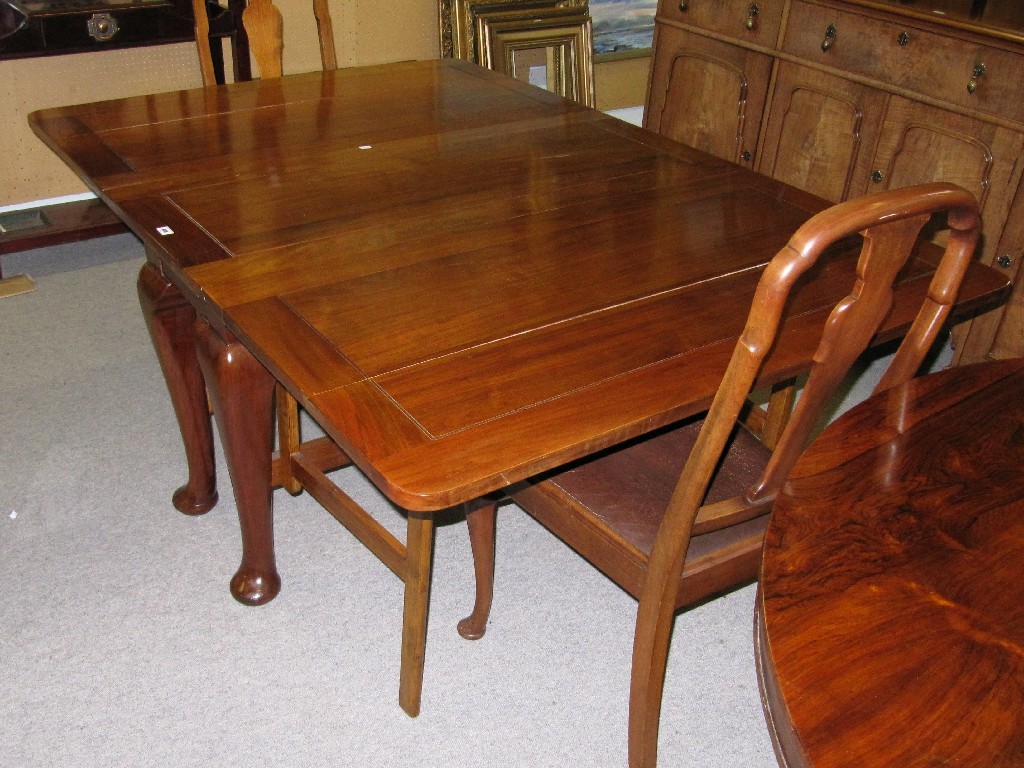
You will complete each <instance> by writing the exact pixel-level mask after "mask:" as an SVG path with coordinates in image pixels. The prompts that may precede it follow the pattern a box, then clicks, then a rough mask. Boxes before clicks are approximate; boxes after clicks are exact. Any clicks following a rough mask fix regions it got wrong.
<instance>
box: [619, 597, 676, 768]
mask: <svg viewBox="0 0 1024 768" xmlns="http://www.w3.org/2000/svg"><path fill="white" fill-rule="evenodd" d="M660 597H662V596H661V595H659V594H655V595H650V594H648V593H647V592H646V590H645V593H644V596H643V597H641V600H640V607H639V608H638V610H637V621H636V634H635V635H634V637H633V668H632V674H631V678H630V686H629V768H654V766H655V765H656V764H657V761H658V726H659V721H660V719H661V696H662V691H663V690H664V687H665V667H666V664H667V661H668V647H669V640H670V639H671V636H672V619H673V617H674V615H675V610H674V606H675V600H674V599H673V600H671V601H668V600H665V599H661V600H657V602H658V603H659V604H658V605H652V603H654V602H655V600H652V599H651V598H660Z"/></svg>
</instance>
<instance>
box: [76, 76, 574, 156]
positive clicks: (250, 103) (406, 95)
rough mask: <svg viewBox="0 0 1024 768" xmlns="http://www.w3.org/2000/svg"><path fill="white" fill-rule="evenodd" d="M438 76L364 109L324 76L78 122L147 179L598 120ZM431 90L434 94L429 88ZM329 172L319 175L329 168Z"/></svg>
mask: <svg viewBox="0 0 1024 768" xmlns="http://www.w3.org/2000/svg"><path fill="white" fill-rule="evenodd" d="M430 72H431V70H427V71H422V70H417V74H416V75H414V76H412V77H411V81H410V82H404V81H403V80H401V79H397V78H396V80H395V82H394V84H393V85H392V86H390V87H388V88H386V89H380V88H377V89H373V90H367V91H366V92H365V93H361V94H360V98H359V100H358V101H356V100H353V99H351V98H347V97H348V96H349V95H350V94H347V93H346V94H345V96H346V98H338V99H335V98H334V91H335V90H336V89H337V90H339V91H341V92H343V93H344V92H345V91H347V90H351V89H352V88H358V87H359V84H358V79H356V80H354V81H350V80H349V79H347V78H346V77H344V75H343V74H337V73H335V76H334V77H330V76H328V75H326V74H325V75H323V76H320V75H319V74H318V75H317V76H316V78H310V79H309V80H308V81H307V82H308V83H309V89H310V90H308V91H305V90H299V91H297V89H296V88H295V84H294V83H293V81H292V79H291V78H287V79H284V80H281V79H278V80H269V81H259V83H258V84H256V83H254V84H253V85H252V87H251V88H248V89H240V90H233V91H232V99H231V102H230V104H228V105H225V104H224V102H223V99H222V97H221V96H220V95H219V93H220V91H219V89H200V90H197V91H192V92H186V96H188V97H189V98H188V100H187V101H186V102H185V103H182V102H181V101H180V100H179V101H177V102H167V103H166V104H164V105H163V110H161V104H162V102H161V100H159V99H154V100H153V106H152V111H151V112H150V113H149V114H148V115H146V116H140V118H141V119H140V120H139V121H138V122H137V123H133V124H131V125H129V126H127V127H117V128H111V129H106V128H103V127H100V125H102V122H101V120H100V118H99V116H98V115H96V116H92V115H88V116H84V117H82V118H79V119H82V120H83V122H84V123H85V124H86V125H87V127H88V129H91V130H92V131H93V132H94V133H95V135H97V136H99V137H101V138H102V140H103V141H105V142H106V143H107V145H108V146H110V147H111V149H112V150H113V151H114V152H115V153H116V154H117V155H118V156H120V157H121V158H122V159H123V160H124V161H125V162H126V163H127V164H128V165H129V166H131V167H133V168H135V169H137V170H138V171H139V172H140V173H141V174H145V173H146V172H149V171H154V170H159V169H161V168H164V167H167V166H179V165H180V164H181V163H182V162H189V161H191V162H195V161H198V160H203V161H206V162H207V163H211V162H213V163H216V162H218V161H228V160H230V162H231V163H232V165H234V164H237V163H240V162H241V163H243V164H244V161H245V155H246V154H248V153H254V152H260V151H272V152H275V153H278V152H279V153H280V158H279V160H280V162H281V163H283V164H287V162H288V152H289V149H290V148H299V149H300V150H301V152H303V153H304V154H305V156H306V157H307V158H309V159H315V158H316V157H317V150H322V149H328V148H330V147H332V146H339V145H341V146H352V147H355V146H359V145H364V144H373V143H375V142H387V141H396V140H401V139H406V138H410V137H417V136H424V135H431V136H434V137H443V136H444V135H445V134H446V133H449V132H457V131H463V130H466V129H470V128H474V127H482V126H488V125H494V124H496V123H510V122H511V121H512V120H513V118H514V119H515V120H516V121H520V120H530V119H534V118H540V117H543V116H545V115H559V114H572V113H574V112H577V113H579V114H581V115H584V116H587V119H592V115H593V113H591V112H588V111H584V110H583V109H582V108H581V107H579V106H578V105H577V106H572V107H570V106H568V105H567V104H566V103H562V102H558V101H552V100H551V99H549V98H538V99H529V100H528V99H524V98H523V94H522V93H521V92H519V91H518V90H516V89H512V88H497V89H496V88H494V87H493V83H490V84H488V83H486V82H484V81H481V80H480V79H479V78H478V77H476V76H474V74H472V73H469V72H466V71H463V70H461V69H458V68H454V67H453V68H446V69H443V70H440V71H439V72H437V73H436V75H437V76H436V77H424V76H425V75H428V74H429V73H430ZM453 80H458V81H460V82H459V83H458V88H459V93H458V94H455V93H450V92H449V88H450V87H452V85H453ZM426 81H429V82H430V84H431V85H432V87H425V83H426ZM467 84H468V88H467V87H466V86H467ZM488 85H490V87H488ZM207 91H211V93H209V94H208V93H207ZM477 91H478V92H479V94H480V95H485V96H486V97H485V98H477V99H474V98H469V99H466V96H467V92H468V95H469V96H473V95H474V93H476V92H477ZM161 112H163V114H161ZM94 114H95V113H94ZM97 123H100V125H97ZM121 125H122V126H123V125H124V124H123V123H122V124H121ZM321 163H322V165H321V166H320V167H326V165H328V164H329V163H328V161H326V160H325V159H323V158H321Z"/></svg>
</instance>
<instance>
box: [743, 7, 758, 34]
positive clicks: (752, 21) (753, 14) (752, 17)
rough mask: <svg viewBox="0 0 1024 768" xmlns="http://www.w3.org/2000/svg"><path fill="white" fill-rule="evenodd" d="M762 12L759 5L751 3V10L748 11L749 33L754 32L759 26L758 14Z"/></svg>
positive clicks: (747, 25) (747, 26)
mask: <svg viewBox="0 0 1024 768" xmlns="http://www.w3.org/2000/svg"><path fill="white" fill-rule="evenodd" d="M760 12H761V9H760V8H758V7H757V3H751V4H750V8H749V9H748V10H747V23H746V25H745V26H746V28H747V29H748V30H749V31H751V32H752V31H753V30H754V27H756V26H757V14H759V13H760Z"/></svg>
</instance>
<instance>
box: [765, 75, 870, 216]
mask: <svg viewBox="0 0 1024 768" xmlns="http://www.w3.org/2000/svg"><path fill="white" fill-rule="evenodd" d="M888 98H889V97H888V95H887V94H885V93H882V92H881V91H878V90H875V89H874V88H870V87H868V86H864V85H858V84H857V83H854V82H851V81H849V80H844V79H842V78H839V77H834V76H832V75H828V74H825V73H824V72H819V71H817V70H813V69H808V68H807V67H802V66H799V65H797V64H792V63H789V62H783V63H781V64H780V65H779V69H778V74H777V77H776V82H775V90H774V92H773V95H772V104H771V111H770V114H769V115H768V122H767V125H766V126H765V134H764V144H763V146H762V148H761V159H760V162H759V163H758V166H757V169H758V170H759V171H760V172H761V173H764V174H766V175H768V176H771V177H772V178H775V179H779V180H780V181H784V182H786V183H787V184H792V185H793V186H794V187H797V188H799V189H803V190H805V191H807V192H811V193H813V194H815V195H818V196H819V197H823V198H825V199H826V200H829V201H831V202H834V203H837V202H839V201H841V200H845V199H847V198H848V197H850V196H851V192H852V189H851V188H855V189H856V193H857V194H859V193H861V192H863V189H862V187H863V182H862V181H861V180H862V179H863V178H864V177H865V176H866V175H867V173H869V172H870V171H869V169H870V167H871V159H872V154H873V152H874V148H875V142H876V140H877V138H878V130H879V127H880V126H881V123H882V118H883V116H884V112H885V105H886V102H887V101H888Z"/></svg>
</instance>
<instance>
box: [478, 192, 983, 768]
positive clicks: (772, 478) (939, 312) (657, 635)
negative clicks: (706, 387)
mask: <svg viewBox="0 0 1024 768" xmlns="http://www.w3.org/2000/svg"><path fill="white" fill-rule="evenodd" d="M977 210H978V209H977V202H976V201H975V199H974V197H973V196H972V195H971V194H970V193H969V192H967V191H965V190H963V189H961V188H960V187H957V186H954V185H951V184H927V185H921V186H916V187H906V188H902V189H896V190H892V191H889V192H883V193H880V194H876V195H870V196H867V197H863V198H859V199H857V200H853V201H850V202H845V203H841V204H839V205H836V206H833V207H831V208H829V209H826V210H825V211H823V212H821V213H819V214H818V215H816V216H814V217H813V218H811V219H810V220H809V221H808V222H807V223H806V224H804V225H803V226H802V227H800V228H799V229H798V230H797V232H796V233H795V234H794V235H793V237H792V238H791V239H790V241H789V243H788V244H787V245H786V247H785V248H783V249H782V251H780V252H779V253H778V254H777V255H776V256H775V257H774V258H773V259H772V261H771V262H770V263H769V264H768V266H767V268H766V270H765V272H764V274H763V276H762V277H761V280H760V282H759V284H758V287H757V291H756V293H755V295H754V300H753V306H752V308H751V310H750V314H749V316H748V319H747V322H746V326H745V328H744V330H743V333H742V336H741V337H740V339H739V341H738V343H737V344H736V347H735V350H734V352H733V355H732V358H731V361H730V362H729V365H728V368H727V370H726V372H725V375H724V378H723V379H722V382H721V384H720V386H719V388H718V392H717V395H716V396H715V398H714V401H713V403H712V405H711V408H710V410H709V411H708V413H707V414H706V415H705V416H704V417H702V418H700V419H696V420H690V421H687V422H685V423H683V424H681V425H677V426H674V427H672V428H669V429H665V430H662V431H660V432H658V433H656V434H653V435H651V436H649V437H646V438H643V439H638V440H634V441H631V442H629V443H628V444H625V445H622V446H619V447H615V448H613V449H610V450H608V451H606V452H604V453H602V454H600V455H598V456H595V457H591V458H588V459H585V460H582V461H579V462H576V463H574V464H572V465H570V466H568V467H565V468H562V469H561V470H559V471H556V472H554V473H552V474H548V475H546V476H543V477H538V478H535V479H534V480H532V481H530V482H529V483H527V485H526V486H525V487H523V488H521V489H518V490H514V491H513V492H512V494H511V495H512V498H513V499H514V501H515V502H516V503H517V504H518V505H520V506H521V507H522V508H523V509H525V510H526V511H527V512H529V513H530V514H531V515H532V516H534V517H535V518H536V519H537V520H539V521H540V522H541V523H542V524H543V525H545V526H546V527H547V528H548V529H549V530H551V531H552V532H553V533H554V534H555V535H556V536H558V537H559V538H561V539H563V540H564V541H565V542H566V543H568V544H569V545H570V546H571V547H573V548H574V549H576V551H577V552H579V553H580V554H581V555H583V556H584V557H585V558H587V559H588V560H589V561H590V562H591V563H593V564H594V565H595V566H596V567H597V568H599V569H600V570H601V571H603V572H604V573H605V574H606V575H607V576H608V577H610V578H611V579H612V580H613V581H615V582H616V583H617V584H619V585H620V586H621V587H622V588H623V589H625V590H626V591H627V592H629V593H630V594H631V595H633V596H634V597H636V598H637V599H638V600H639V608H638V612H637V622H636V630H635V636H634V644H633V660H632V678H631V684H630V697H629V765H630V766H631V768H652V767H653V766H654V765H655V763H656V760H657V746H658V724H659V719H660V709H661V698H662V690H663V685H664V678H665V667H666V658H667V654H668V647H669V639H670V635H671V631H672V624H673V617H674V614H675V613H676V611H677V610H679V609H680V608H683V607H686V606H689V605H692V604H694V603H696V602H698V601H700V600H703V599H706V598H708V597H711V596H713V595H715V594H717V593H720V592H723V591H725V590H727V589H730V588H732V587H735V586H739V585H741V584H743V583H748V582H751V581H753V580H755V579H756V577H757V572H758V569H759V564H760V552H761V545H762V541H763V537H764V531H765V527H766V525H767V520H768V515H769V513H770V511H771V507H772V501H773V499H774V497H775V495H776V494H777V492H778V491H779V489H780V487H781V485H782V483H783V481H784V480H785V478H786V475H787V473H788V472H789V470H790V468H791V467H792V465H793V463H794V461H795V460H796V458H797V457H798V456H799V454H800V453H801V452H802V451H803V449H804V448H805V447H806V445H807V443H808V442H809V440H810V437H811V436H812V431H813V429H814V427H815V425H816V423H817V422H818V420H819V417H820V416H821V414H822V411H823V409H824V407H825V406H826V405H827V404H828V402H829V401H830V398H831V396H832V395H833V393H834V392H835V390H836V388H837V385H838V384H839V383H840V382H841V381H842V380H843V378H844V377H845V375H846V374H847V372H848V371H849V369H850V368H851V366H852V365H853V363H854V362H855V361H856V359H857V358H858V356H859V355H860V354H861V353H862V352H863V351H864V350H865V349H866V348H867V346H868V344H869V342H870V341H871V338H872V337H873V336H874V335H875V333H876V331H877V330H878V328H879V327H880V325H881V323H882V321H883V320H884V319H885V317H886V314H887V313H888V311H889V308H890V306H891V302H892V286H893V283H894V281H895V279H896V276H897V274H898V273H899V272H900V270H901V268H902V267H903V265H904V264H905V263H906V262H907V260H908V258H909V256H910V254H911V252H912V249H913V246H914V244H915V242H916V241H917V239H918V236H919V233H920V230H921V228H922V226H923V225H924V224H925V223H926V222H927V221H928V220H929V218H930V217H931V216H932V215H933V214H936V213H945V214H946V215H947V219H948V225H949V228H950V235H949V240H948V243H947V245H946V248H945V252H944V253H943V255H942V260H941V263H940V264H939V267H938V269H937V270H936V272H935V273H934V276H933V278H932V280H931V284H930V287H929V288H928V291H927V296H926V297H925V298H924V301H923V305H922V307H921V309H920V311H919V313H918V315H917V318H916V320H915V321H914V322H913V324H912V326H911V328H910V330H909V332H908V333H907V335H906V337H905V338H904V340H903V342H902V343H901V345H900V347H899V349H898V351H897V353H896V354H895V356H894V358H893V359H892V362H891V364H890V366H889V368H888V370H887V371H886V373H885V375H884V376H883V378H882V379H881V380H880V381H879V383H878V385H877V387H876V389H875V391H876V392H878V391H881V390H884V389H886V388H888V387H890V386H893V385H896V384H899V383H901V382H904V381H906V380H908V379H911V378H913V377H914V376H915V375H916V373H917V371H918V369H919V368H920V367H921V364H922V361H923V359H924V357H925V355H926V354H927V353H928V351H929V350H930V348H931V347H932V345H933V343H934V342H935V340H936V337H937V335H938V333H939V331H940V330H941V329H942V326H943V323H944V321H945V320H946V318H947V316H948V314H949V312H950V309H951V306H952V304H953V301H954V299H955V298H956V294H957V290H958V288H959V284H960V281H961V279H962V277H963V275H964V271H965V270H966V268H967V265H968V263H969V262H970V260H971V258H972V255H973V253H974V246H975V242H976V240H977V227H978V213H977ZM858 232H860V233H861V234H862V235H863V241H862V243H861V251H860V254H859V259H858V262H857V279H856V283H855V285H854V287H853V290H852V292H851V293H850V294H849V295H848V296H847V297H846V298H844V299H843V300H842V301H841V302H840V303H839V304H838V305H836V307H835V309H834V310H833V311H832V313H831V315H830V317H829V319H828V321H827V323H826V324H825V327H824V330H823V332H822V336H821V339H820V343H819V345H818V347H817V351H816V353H815V355H814V363H813V365H812V368H811V371H810V374H809V378H808V380H807V383H806V386H805V387H804V389H803V392H802V394H801V396H800V398H799V400H798V402H797V404H796V407H795V409H794V411H793V413H792V417H791V418H790V420H789V421H788V423H787V424H786V426H785V428H784V430H783V432H782V434H781V437H780V439H779V441H778V443H777V445H776V447H775V449H774V451H772V452H769V451H768V450H767V448H765V447H764V446H761V445H760V444H758V443H757V441H756V440H755V439H754V438H753V437H752V436H750V435H749V434H747V432H746V431H745V430H744V429H742V428H739V427H738V426H737V425H738V423H739V419H740V414H741V410H742V409H743V406H744V402H745V401H746V399H747V397H748V396H749V394H750V391H751V388H752V387H753V386H754V383H755V380H756V378H757V375H758V371H759V369H760V367H761V364H762V361H763V360H764V358H765V356H766V355H767V354H768V352H769V351H770V350H771V348H772V345H773V342H774V340H775V338H776V335H777V334H778V332H779V328H780V325H781V320H782V317H783V311H784V307H785V305H786V300H787V297H788V296H789V293H790V290H791V289H792V287H793V285H794V283H795V282H796V281H797V279H798V278H799V276H800V275H801V274H803V273H804V272H806V271H807V270H808V269H809V268H810V267H811V266H812V265H814V264H815V262H816V261H817V260H818V258H819V256H821V254H822V253H823V252H824V251H826V249H828V248H829V247H831V246H832V245H833V244H836V243H837V242H838V241H840V240H844V239H846V238H848V237H849V236H851V235H854V234H856V233H858ZM847 242H848V245H847V246H846V247H848V248H851V249H852V248H855V247H856V246H857V244H856V243H853V244H849V243H850V241H847ZM840 247H842V246H840ZM716 470H717V471H716ZM709 487H710V492H708V489H709ZM493 525H494V524H493V520H491V521H490V522H489V525H488V524H478V525H477V526H475V527H474V526H472V525H471V527H470V531H471V535H472V536H473V547H474V556H475V558H476V559H477V561H478V564H486V563H488V562H490V563H491V564H493V557H494V532H493ZM477 574H478V579H481V578H482V579H484V580H485V579H486V578H487V574H488V570H487V568H486V567H478V569H477ZM490 578H491V579H492V580H493V569H491V571H490ZM479 590H480V591H479V592H478V595H480V594H483V595H484V596H485V597H486V596H488V595H489V593H490V585H489V584H487V583H484V584H482V585H481V586H480V587H479ZM478 601H479V598H478ZM488 610H489V604H483V603H481V602H478V605H477V607H476V609H475V610H474V613H473V616H472V617H471V620H467V621H469V626H466V627H463V628H462V629H463V630H465V631H464V632H463V634H465V635H467V636H469V635H475V636H480V635H482V634H483V631H484V627H485V624H486V621H487V614H488Z"/></svg>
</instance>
